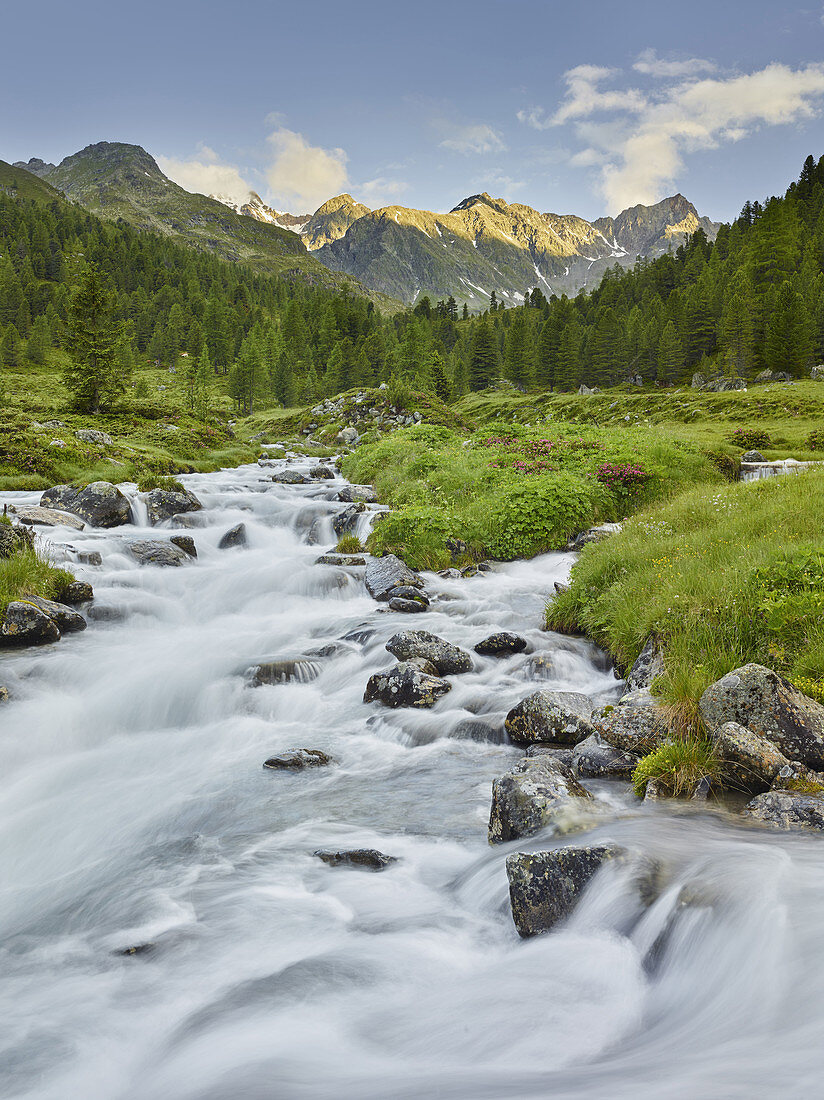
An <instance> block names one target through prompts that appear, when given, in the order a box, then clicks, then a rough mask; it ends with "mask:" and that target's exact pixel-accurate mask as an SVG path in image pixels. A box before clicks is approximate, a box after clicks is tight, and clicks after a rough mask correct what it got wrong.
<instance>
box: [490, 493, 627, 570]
mask: <svg viewBox="0 0 824 1100" xmlns="http://www.w3.org/2000/svg"><path fill="white" fill-rule="evenodd" d="M607 507H608V505H607V491H606V490H605V489H604V487H603V486H601V485H599V484H598V483H597V482H596V481H593V480H591V479H588V478H583V477H580V476H576V475H575V474H556V475H555V476H553V477H551V478H542V479H541V480H540V481H534V482H531V483H528V484H520V485H514V486H511V487H510V488H508V489H507V490H506V491H505V493H504V494H503V496H502V498H501V500H500V502H499V506H498V510H497V512H496V515H495V525H494V533H493V536H492V539H491V542H490V550H491V551H492V553H493V554H494V555H495V557H497V558H500V559H502V560H503V561H510V560H511V559H512V558H520V557H530V556H532V555H534V554H539V553H541V552H542V551H544V550H557V549H559V548H561V547H562V546H564V545H565V544H566V542H567V541H568V540H569V537H570V535H572V534H573V533H574V532H576V531H580V530H581V528H583V527H588V526H591V525H592V523H593V522H597V520H598V519H599V518H601V512H602V510H604V509H606V508H607Z"/></svg>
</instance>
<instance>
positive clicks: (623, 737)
mask: <svg viewBox="0 0 824 1100" xmlns="http://www.w3.org/2000/svg"><path fill="white" fill-rule="evenodd" d="M592 727H593V731H594V732H595V733H597V734H598V736H599V737H600V738H601V739H602V740H603V741H606V742H607V744H609V745H612V747H613V748H615V749H621V750H622V751H623V752H631V753H635V755H636V756H646V755H647V753H650V752H653V751H654V750H655V749H657V748H659V747H660V746H661V745H663V744H664V742H665V741H666V740H667V739H668V738H669V736H670V726H669V719H668V716H667V712H666V711H665V710H664V708H663V707H660V706H657V705H652V706H617V707H604V708H603V709H602V710H598V711H595V712H594V713H593V715H592Z"/></svg>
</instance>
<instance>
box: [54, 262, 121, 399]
mask: <svg viewBox="0 0 824 1100" xmlns="http://www.w3.org/2000/svg"><path fill="white" fill-rule="evenodd" d="M116 310H117V297H116V295H115V294H114V293H113V292H112V291H110V290H109V289H108V288H107V287H106V285H105V284H104V282H103V279H102V277H101V275H100V273H99V271H98V270H97V268H96V267H95V266H94V265H93V264H90V265H89V266H88V267H87V268H86V270H85V271H84V272H83V274H82V276H81V278H80V282H79V284H78V286H77V287H76V289H75V292H74V294H73V295H72V299H71V302H70V303H69V309H68V317H67V325H66V350H67V352H68V354H69V360H68V362H67V363H66V365H65V367H64V368H63V375H62V380H63V384H64V385H65V386H66V388H67V389H68V390H69V392H70V393H71V394H72V397H73V398H74V401H75V404H76V405H77V406H78V408H80V409H82V410H83V411H84V412H97V411H98V410H99V409H100V408H106V407H109V406H111V404H112V402H113V401H114V399H115V398H116V397H117V396H118V395H119V394H121V393H123V391H124V389H125V388H126V384H127V382H128V380H129V379H128V376H127V374H126V373H125V371H123V369H122V367H121V365H120V362H119V352H120V347H121V345H122V343H123V340H124V338H125V325H124V323H123V322H122V321H120V320H118V318H117V315H116Z"/></svg>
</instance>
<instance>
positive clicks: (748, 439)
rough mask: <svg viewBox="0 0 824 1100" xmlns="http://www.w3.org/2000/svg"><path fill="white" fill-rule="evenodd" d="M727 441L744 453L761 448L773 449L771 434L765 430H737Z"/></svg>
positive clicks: (731, 433)
mask: <svg viewBox="0 0 824 1100" xmlns="http://www.w3.org/2000/svg"><path fill="white" fill-rule="evenodd" d="M727 440H728V441H729V442H730V443H732V444H733V446H735V447H740V448H741V450H742V451H752V450H754V449H755V448H759V447H771V446H772V440H771V439H770V434H769V432H767V431H765V430H764V429H763V428H735V430H734V431H732V432H730V434H729V435H728V436H727Z"/></svg>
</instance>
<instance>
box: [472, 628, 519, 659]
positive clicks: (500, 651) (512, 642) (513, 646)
mask: <svg viewBox="0 0 824 1100" xmlns="http://www.w3.org/2000/svg"><path fill="white" fill-rule="evenodd" d="M472 648H473V649H474V650H475V652H476V653H479V654H480V655H481V656H482V657H509V655H510V654H512V653H523V651H524V650H525V649H526V638H522V637H521V636H520V634H510V633H509V631H507V630H501V631H499V632H498V633H497V634H490V635H489V637H488V638H484V640H483V641H482V642H478V644H477V645H475V646H473V647H472Z"/></svg>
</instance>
